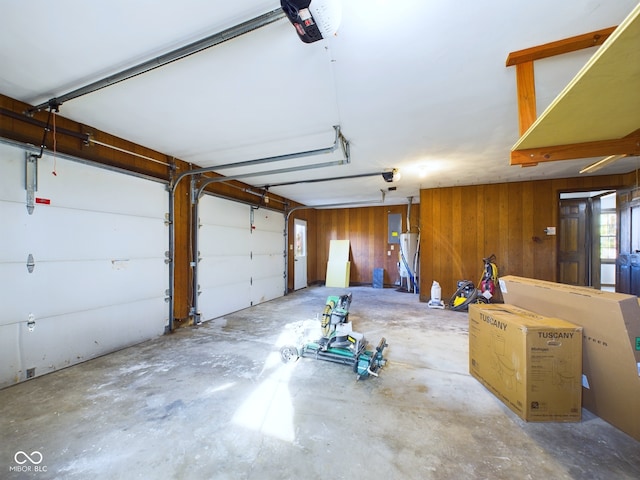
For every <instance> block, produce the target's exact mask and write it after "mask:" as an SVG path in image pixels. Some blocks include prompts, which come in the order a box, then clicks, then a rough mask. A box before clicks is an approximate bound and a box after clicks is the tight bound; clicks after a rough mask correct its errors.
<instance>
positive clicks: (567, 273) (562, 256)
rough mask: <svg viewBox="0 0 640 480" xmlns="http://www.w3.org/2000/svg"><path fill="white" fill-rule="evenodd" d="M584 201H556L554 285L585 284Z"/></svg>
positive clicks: (587, 212) (587, 280)
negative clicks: (555, 269)
mask: <svg viewBox="0 0 640 480" xmlns="http://www.w3.org/2000/svg"><path fill="white" fill-rule="evenodd" d="M588 215H589V210H588V200H587V199H584V198H576V199H567V200H560V222H559V229H558V282H560V283H566V284H569V285H588V284H589V278H588V265H589V263H588V252H589V249H588V248H587V232H588V231H589V230H588V228H587V226H588V225H589V221H588V220H589V218H588Z"/></svg>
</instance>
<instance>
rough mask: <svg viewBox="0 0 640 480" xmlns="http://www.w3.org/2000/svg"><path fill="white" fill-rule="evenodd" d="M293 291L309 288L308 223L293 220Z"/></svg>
mask: <svg viewBox="0 0 640 480" xmlns="http://www.w3.org/2000/svg"><path fill="white" fill-rule="evenodd" d="M293 238H294V244H293V289H294V290H300V289H301V288H306V287H307V221H306V220H302V219H299V218H294V219H293Z"/></svg>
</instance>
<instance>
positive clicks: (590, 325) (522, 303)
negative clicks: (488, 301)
mask: <svg viewBox="0 0 640 480" xmlns="http://www.w3.org/2000/svg"><path fill="white" fill-rule="evenodd" d="M500 287H501V290H502V294H503V296H504V299H505V301H506V302H509V303H511V304H514V305H517V306H519V307H521V308H525V309H529V310H533V311H535V312H537V313H539V314H541V315H549V316H555V317H559V318H562V319H565V320H568V321H570V322H572V323H575V324H577V325H580V326H582V327H583V349H582V351H583V362H582V364H583V377H582V378H583V380H582V404H583V406H584V407H585V408H586V409H587V410H589V411H591V412H593V413H594V414H596V415H598V416H599V417H601V418H602V419H603V420H605V421H607V422H609V423H611V424H612V425H614V426H616V427H617V428H619V429H620V430H622V431H623V432H625V433H627V434H628V435H630V436H632V437H633V438H635V439H636V440H640V305H639V303H638V298H637V297H636V296H633V295H624V294H621V293H613V292H604V291H601V290H595V289H592V288H586V287H575V286H572V285H564V284H559V283H554V282H546V281H543V280H533V279H529V278H522V277H516V276H506V277H502V278H501V279H500Z"/></svg>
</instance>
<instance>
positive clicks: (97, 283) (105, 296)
mask: <svg viewBox="0 0 640 480" xmlns="http://www.w3.org/2000/svg"><path fill="white" fill-rule="evenodd" d="M167 276H168V271H167V267H166V265H165V264H164V263H162V262H160V261H158V260H154V259H134V260H124V261H123V260H118V261H113V262H112V261H106V260H102V261H94V262H41V263H36V265H35V267H34V270H33V273H29V272H28V271H27V268H26V267H25V266H24V265H18V264H0V278H10V279H12V284H13V285H12V288H11V290H10V291H7V290H5V289H2V291H0V302H1V304H2V305H3V312H2V315H1V316H0V324H5V323H7V322H13V321H16V319H17V320H23V321H24V320H26V318H27V316H28V314H29V313H33V314H35V315H36V316H37V317H49V316H58V315H63V314H65V312H66V313H70V312H76V311H84V310H91V309H95V308H97V307H101V306H104V305H115V304H128V303H131V302H134V301H136V300H139V299H150V298H160V299H163V298H164V293H165V290H166V282H165V280H164V279H165V278H167ZM9 294H11V298H8V295H9Z"/></svg>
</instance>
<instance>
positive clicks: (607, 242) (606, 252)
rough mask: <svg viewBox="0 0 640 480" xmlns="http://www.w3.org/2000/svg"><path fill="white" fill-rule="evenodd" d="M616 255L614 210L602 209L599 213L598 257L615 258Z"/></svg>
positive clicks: (604, 258)
mask: <svg viewBox="0 0 640 480" xmlns="http://www.w3.org/2000/svg"><path fill="white" fill-rule="evenodd" d="M616 255H617V247H616V211H615V210H603V211H602V212H601V213H600V258H601V259H603V260H615V259H616Z"/></svg>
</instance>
